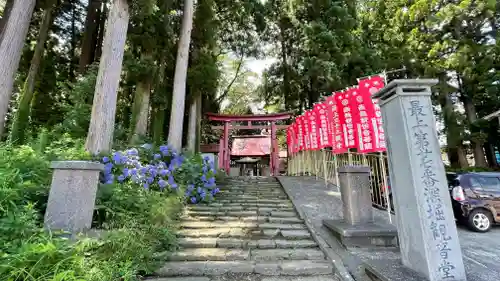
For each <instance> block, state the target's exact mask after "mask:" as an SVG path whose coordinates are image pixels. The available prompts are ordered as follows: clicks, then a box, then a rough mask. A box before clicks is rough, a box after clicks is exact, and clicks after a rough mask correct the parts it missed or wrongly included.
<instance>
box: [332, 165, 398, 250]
mask: <svg viewBox="0 0 500 281" xmlns="http://www.w3.org/2000/svg"><path fill="white" fill-rule="evenodd" d="M337 172H338V175H339V181H340V193H341V197H342V205H343V208H342V212H343V215H344V218H343V219H342V220H324V221H323V225H325V227H327V228H328V229H330V230H331V231H332V232H333V234H334V235H335V236H336V237H337V238H338V239H339V240H340V242H341V243H342V244H343V245H344V246H346V247H356V248H378V247H395V246H397V243H398V242H397V232H396V228H395V227H394V226H393V225H391V224H387V223H385V222H376V221H374V218H373V209H372V208H373V207H372V200H371V192H370V191H371V185H370V173H371V169H370V167H367V166H344V167H339V168H338V171H337Z"/></svg>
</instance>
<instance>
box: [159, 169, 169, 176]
mask: <svg viewBox="0 0 500 281" xmlns="http://www.w3.org/2000/svg"><path fill="white" fill-rule="evenodd" d="M167 175H168V170H165V169H162V170H160V176H162V177H166V176H167Z"/></svg>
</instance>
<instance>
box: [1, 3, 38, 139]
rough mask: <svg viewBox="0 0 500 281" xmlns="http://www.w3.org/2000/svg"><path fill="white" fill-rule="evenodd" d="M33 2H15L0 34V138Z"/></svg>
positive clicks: (33, 6) (33, 5)
mask: <svg viewBox="0 0 500 281" xmlns="http://www.w3.org/2000/svg"><path fill="white" fill-rule="evenodd" d="M35 4H36V1H35V0H16V1H14V4H13V6H12V9H11V10H10V13H9V18H8V20H7V21H6V22H5V26H4V30H3V32H2V33H1V34H0V66H1V67H0V138H1V137H2V135H3V132H4V129H5V118H6V117H7V111H8V109H9V102H10V98H11V96H12V88H13V86H14V77H15V75H16V72H17V69H18V67H19V61H20V60H21V54H22V52H23V46H24V40H25V39H26V35H27V34H28V28H29V26H30V20H31V16H32V14H33V9H34V8H35Z"/></svg>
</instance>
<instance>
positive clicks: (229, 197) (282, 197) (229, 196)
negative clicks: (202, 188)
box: [217, 193, 288, 201]
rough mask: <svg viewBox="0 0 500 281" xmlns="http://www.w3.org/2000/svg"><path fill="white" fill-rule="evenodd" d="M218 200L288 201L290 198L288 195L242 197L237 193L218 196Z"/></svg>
mask: <svg viewBox="0 0 500 281" xmlns="http://www.w3.org/2000/svg"><path fill="white" fill-rule="evenodd" d="M217 199H218V200H249V201H254V200H276V199H279V200H288V196H286V195H250V196H241V195H240V194H235V193H219V194H217Z"/></svg>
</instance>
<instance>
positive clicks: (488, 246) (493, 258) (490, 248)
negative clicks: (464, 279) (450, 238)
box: [458, 226, 500, 276]
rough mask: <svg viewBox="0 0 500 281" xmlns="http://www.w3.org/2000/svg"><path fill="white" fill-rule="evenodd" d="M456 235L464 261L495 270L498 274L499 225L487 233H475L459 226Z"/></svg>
mask: <svg viewBox="0 0 500 281" xmlns="http://www.w3.org/2000/svg"><path fill="white" fill-rule="evenodd" d="M458 235H459V237H460V246H461V247H462V253H463V255H464V263H471V264H474V265H476V266H477V267H482V268H485V269H490V270H495V271H497V272H498V275H497V276H500V227H498V226H497V227H494V228H493V229H492V230H491V231H490V232H487V233H476V232H472V231H470V230H468V229H466V228H465V227H462V226H459V228H458Z"/></svg>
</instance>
